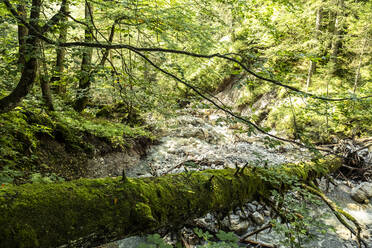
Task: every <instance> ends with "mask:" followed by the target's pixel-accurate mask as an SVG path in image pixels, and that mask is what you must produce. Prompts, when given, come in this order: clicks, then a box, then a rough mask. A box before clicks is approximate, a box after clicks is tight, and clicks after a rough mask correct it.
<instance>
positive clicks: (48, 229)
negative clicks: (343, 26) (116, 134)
mask: <svg viewBox="0 0 372 248" xmlns="http://www.w3.org/2000/svg"><path fill="white" fill-rule="evenodd" d="M340 165H341V162H340V161H339V160H337V159H335V160H332V161H330V160H327V161H320V162H317V163H315V162H309V163H303V164H297V165H294V164H287V165H283V166H280V167H275V168H274V167H273V168H268V169H264V168H257V167H249V166H248V167H246V168H244V169H243V170H240V171H236V170H232V169H224V170H205V171H202V172H187V173H181V174H177V175H167V176H162V177H152V178H140V179H138V178H136V179H134V178H121V177H118V178H104V179H80V180H76V181H70V182H62V183H54V184H37V183H35V184H25V185H22V186H8V185H6V186H2V187H1V189H0V213H1V214H0V247H7V248H11V247H20V248H25V247H59V246H63V247H92V246H94V245H98V244H102V243H105V242H109V241H112V240H117V239H120V238H124V237H126V236H130V235H134V234H141V233H149V232H153V231H156V230H157V229H159V228H162V227H172V226H174V227H178V226H181V225H182V223H184V222H185V221H186V220H189V219H190V218H192V217H199V216H202V215H204V214H206V213H208V212H210V211H228V210H230V209H233V208H235V207H237V206H241V205H242V204H243V203H244V202H247V201H250V200H253V199H256V198H257V197H259V196H260V195H264V196H268V195H269V194H270V192H271V190H272V189H277V190H282V189H286V188H288V187H289V186H290V185H289V184H291V183H293V180H300V181H308V180H310V179H313V178H315V177H320V176H322V175H325V174H327V173H329V172H332V171H334V170H336V169H337V168H338V167H339V166H340Z"/></svg>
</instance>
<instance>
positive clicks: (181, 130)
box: [91, 109, 372, 248]
mask: <svg viewBox="0 0 372 248" xmlns="http://www.w3.org/2000/svg"><path fill="white" fill-rule="evenodd" d="M164 127H165V128H164V131H163V136H162V138H161V139H160V141H159V143H158V144H156V145H153V146H152V147H151V148H150V149H149V151H148V152H147V155H146V156H144V157H142V158H140V156H130V155H128V154H115V155H112V154H111V155H110V154H109V155H107V156H109V157H101V158H96V159H94V160H93V161H92V162H91V164H92V166H93V167H92V168H95V171H92V172H91V173H92V176H93V177H101V176H105V175H111V176H112V175H115V174H116V175H117V174H119V173H121V171H122V170H123V169H125V173H126V175H127V176H129V177H150V176H161V175H164V174H170V173H180V172H184V171H192V170H205V169H222V168H226V167H230V168H236V167H237V166H238V167H243V166H244V165H245V164H246V163H249V164H250V165H255V166H276V165H279V164H283V163H286V162H299V161H302V160H309V159H310V158H311V154H310V153H309V152H308V151H307V150H305V149H299V148H298V147H295V146H294V145H292V144H282V145H280V146H277V147H271V148H270V147H269V146H268V143H267V139H265V136H263V135H261V134H252V135H247V133H246V132H240V131H239V130H241V126H239V124H237V123H229V122H228V118H226V116H225V115H224V114H223V113H220V112H218V111H215V110H210V109H206V110H195V109H183V110H180V111H179V112H178V115H177V117H175V118H171V119H169V120H167V121H166V122H165V123H164ZM360 153H364V155H365V157H366V159H369V161H372V160H371V157H372V156H371V153H368V150H366V149H365V150H361V151H360ZM110 160H113V161H110ZM118 162H121V163H118ZM123 162H124V163H123ZM117 164H121V165H123V164H124V166H125V168H123V167H122V166H121V167H120V168H119V167H117ZM129 164H131V166H129ZM334 182H335V185H333V184H330V186H329V189H328V192H327V196H328V197H329V198H330V199H332V200H333V201H335V202H336V203H337V204H339V205H340V206H341V207H342V208H344V210H346V211H347V212H349V213H350V214H352V215H353V216H354V217H355V218H357V220H358V221H359V222H360V223H361V224H362V225H363V226H364V228H365V230H366V231H364V232H363V233H362V237H363V238H364V239H365V240H368V241H369V242H370V243H371V244H372V238H371V235H372V205H371V203H369V204H363V205H362V204H358V203H357V202H355V201H354V200H353V199H351V197H350V192H351V191H352V189H353V188H354V187H356V186H357V183H356V182H352V181H345V180H340V179H337V178H336V179H334ZM321 187H323V188H325V187H326V183H325V180H323V181H322V182H321ZM307 207H308V208H309V209H311V210H310V218H313V223H315V222H318V221H319V225H321V224H327V225H330V227H329V228H327V229H326V230H327V231H326V232H325V233H322V232H320V231H319V230H315V229H316V228H314V230H311V232H313V234H314V235H315V236H314V239H313V240H304V241H303V242H302V244H301V245H302V246H301V247H324V248H326V247H327V248H341V247H345V248H346V247H348V248H349V247H350V248H352V247H357V246H356V242H355V241H354V240H353V239H352V238H351V235H350V232H349V231H348V230H347V229H346V228H345V227H344V226H343V225H342V224H340V223H339V222H338V220H337V219H336V217H334V216H333V215H332V214H331V212H330V211H329V209H328V208H327V207H326V206H325V205H324V204H322V205H321V206H320V207H318V206H316V205H308V206H307ZM326 212H328V213H327V214H326V215H324V214H325V213H326ZM272 216H273V211H272V209H271V208H269V207H268V206H265V205H263V204H260V203H258V202H256V201H254V202H251V203H247V204H246V205H245V208H244V209H238V210H237V211H235V212H234V213H232V212H231V213H230V215H229V216H228V217H225V218H224V219H223V220H222V222H221V223H220V224H218V221H217V218H216V216H214V215H213V214H207V215H206V216H204V217H203V218H199V219H196V220H190V221H191V223H192V226H195V227H200V228H203V230H209V231H210V232H212V233H213V232H216V231H217V230H218V228H217V226H218V225H220V226H219V227H220V228H221V227H222V228H223V229H224V230H228V231H233V232H235V233H236V234H237V235H239V237H243V236H244V235H246V234H247V233H251V232H252V231H254V230H257V229H259V228H261V227H264V226H265V225H267V224H268V223H269V222H270V220H271V217H272ZM332 229H333V230H332ZM181 232H182V233H183V236H184V237H187V238H188V243H189V244H191V245H192V243H193V239H194V240H195V239H197V238H195V237H193V235H192V234H191V233H192V229H190V226H189V227H188V228H184V229H183V230H181ZM321 233H322V234H321ZM194 236H195V235H194ZM175 239H176V238H175V237H174V236H173V235H171V234H168V235H167V236H166V240H168V241H169V242H171V243H172V242H175ZM283 239H285V237H284V236H283V233H277V232H276V231H275V230H273V231H271V229H270V230H265V231H263V232H260V233H259V234H258V235H256V236H253V237H252V240H254V241H257V242H259V243H260V244H267V246H265V247H274V246H270V244H272V245H274V244H276V245H279V244H280V241H281V240H283ZM145 240H146V239H145V238H144V237H138V236H137V237H131V238H128V239H125V240H121V241H118V242H114V243H110V244H107V245H104V246H102V247H106V248H110V247H120V248H135V247H137V246H138V245H139V244H140V243H142V242H145ZM191 247H197V246H191ZM244 247H247V245H246V244H245V246H244ZM248 247H254V246H248ZM278 247H286V246H278Z"/></svg>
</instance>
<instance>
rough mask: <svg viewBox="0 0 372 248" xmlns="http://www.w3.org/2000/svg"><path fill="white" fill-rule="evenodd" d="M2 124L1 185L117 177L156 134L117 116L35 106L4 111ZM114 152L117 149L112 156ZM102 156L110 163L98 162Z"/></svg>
mask: <svg viewBox="0 0 372 248" xmlns="http://www.w3.org/2000/svg"><path fill="white" fill-rule="evenodd" d="M0 126H1V130H0V132H1V137H0V182H1V183H2V184H6V183H11V182H15V183H17V184H21V183H25V182H29V181H32V182H37V181H45V182H50V181H60V180H71V179H77V178H80V177H102V176H118V175H120V174H121V172H122V170H123V168H125V166H127V165H128V164H131V162H132V161H130V160H128V158H132V157H135V158H136V159H139V158H140V157H141V156H142V155H144V154H145V152H146V149H147V147H148V146H149V145H150V144H151V143H152V141H153V137H154V136H153V135H152V134H151V132H150V131H146V130H145V128H143V127H130V126H129V125H126V124H124V123H120V122H117V121H115V120H108V119H105V118H98V119H97V118H93V117H90V116H89V115H85V116H84V115H78V114H77V113H75V112H73V111H58V112H54V113H46V112H44V111H43V110H42V109H38V108H29V110H24V109H22V108H19V109H17V110H15V111H12V112H10V113H7V114H2V115H0ZM115 154H120V156H119V157H117V158H116V160H115V159H113V157H115ZM106 157H108V158H109V159H106ZM102 159H103V160H104V161H107V160H110V161H111V164H110V163H104V166H103V167H102V166H101V165H102V163H101V160H102Z"/></svg>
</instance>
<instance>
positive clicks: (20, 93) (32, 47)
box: [0, 0, 41, 114]
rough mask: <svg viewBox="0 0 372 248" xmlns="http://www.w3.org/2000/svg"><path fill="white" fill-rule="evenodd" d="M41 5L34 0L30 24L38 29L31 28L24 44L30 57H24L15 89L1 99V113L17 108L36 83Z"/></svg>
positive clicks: (37, 0)
mask: <svg viewBox="0 0 372 248" xmlns="http://www.w3.org/2000/svg"><path fill="white" fill-rule="evenodd" d="M40 6H41V1H40V0H32V6H31V14H30V24H31V25H33V26H34V27H35V29H36V30H33V29H32V30H29V33H28V36H27V38H26V40H25V46H24V52H25V55H26V54H27V57H28V56H29V58H26V56H24V58H22V59H24V60H25V62H24V67H23V70H22V74H21V78H20V80H19V82H18V84H17V86H16V87H15V89H14V90H13V91H12V92H11V93H10V94H9V95H7V96H6V97H4V98H2V99H0V114H1V113H6V112H8V111H10V110H12V109H13V108H15V107H16V106H17V105H18V104H19V103H20V102H21V101H22V99H23V98H24V97H25V96H26V95H27V94H28V93H29V92H30V90H31V88H32V86H33V85H34V83H35V78H36V74H37V67H38V54H36V52H35V51H37V50H38V49H37V45H38V42H39V38H38V37H37V35H36V32H38V30H40V26H39V24H38V21H39V17H40ZM22 49H23V48H22Z"/></svg>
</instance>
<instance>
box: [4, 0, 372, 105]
mask: <svg viewBox="0 0 372 248" xmlns="http://www.w3.org/2000/svg"><path fill="white" fill-rule="evenodd" d="M0 1H3V2H4V3H5V5H6V7H7V9H8V10H9V11H10V12H11V13H12V15H13V16H14V17H15V18H16V19H18V20H19V21H21V22H22V23H23V24H24V25H25V26H26V27H28V28H30V29H35V28H34V27H33V26H32V25H31V24H30V23H28V22H27V21H26V20H24V18H23V17H22V16H20V15H19V14H18V13H17V11H16V10H15V8H14V7H13V6H12V5H11V4H10V2H9V0H0ZM60 13H61V14H63V13H64V12H63V11H60ZM66 15H67V16H69V15H68V14H66ZM35 31H36V33H37V35H38V37H39V38H40V39H41V40H43V41H45V42H47V43H48V44H51V45H56V46H60V47H92V48H104V49H128V50H130V51H137V52H163V53H170V54H181V55H187V56H191V57H196V58H205V59H212V58H221V59H225V60H228V61H231V62H234V63H237V64H238V65H239V66H241V68H243V69H244V70H245V71H246V72H248V73H249V74H251V75H253V76H254V77H256V78H258V79H261V80H264V81H266V82H269V83H272V84H274V85H277V86H280V87H284V88H286V89H289V90H291V91H293V92H296V93H299V94H302V95H304V96H307V97H311V98H314V99H319V100H323V101H355V100H362V99H366V98H371V97H372V95H367V96H363V97H346V98H328V97H323V96H318V95H315V94H311V93H308V92H305V91H302V90H300V89H297V88H295V87H293V86H290V85H287V84H284V83H282V82H279V81H277V80H275V79H271V78H266V77H264V76H261V75H259V74H257V73H256V72H254V71H252V70H250V69H249V68H248V67H247V66H246V65H244V64H243V63H242V62H241V61H239V60H238V59H236V58H232V57H230V56H228V55H231V53H229V54H225V55H224V54H219V53H215V54H209V55H205V54H198V53H193V52H188V51H183V50H175V49H167V48H160V47H149V48H145V47H135V46H131V45H127V44H111V43H108V44H104V43H100V42H96V43H93V42H92V43H90V42H80V41H77V42H62V43H60V42H57V41H55V40H52V39H50V38H48V37H46V36H45V35H44V34H43V33H42V32H39V31H38V30H37V29H35ZM105 40H106V39H105ZM234 55H237V56H240V55H238V54H234Z"/></svg>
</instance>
